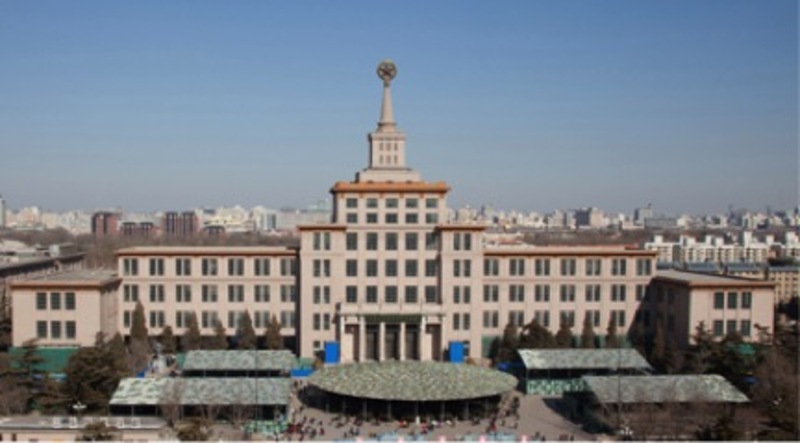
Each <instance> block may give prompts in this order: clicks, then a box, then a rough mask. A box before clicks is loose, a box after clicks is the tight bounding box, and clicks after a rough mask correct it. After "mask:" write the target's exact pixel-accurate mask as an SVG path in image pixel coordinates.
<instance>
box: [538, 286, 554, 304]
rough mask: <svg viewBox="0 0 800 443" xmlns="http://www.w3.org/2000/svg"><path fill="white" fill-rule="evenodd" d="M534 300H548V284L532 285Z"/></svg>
mask: <svg viewBox="0 0 800 443" xmlns="http://www.w3.org/2000/svg"><path fill="white" fill-rule="evenodd" d="M534 290H535V291H534V301H537V302H549V301H550V285H536V286H535V287H534Z"/></svg>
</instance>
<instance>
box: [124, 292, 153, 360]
mask: <svg viewBox="0 0 800 443" xmlns="http://www.w3.org/2000/svg"><path fill="white" fill-rule="evenodd" d="M129 345H130V350H131V362H132V365H133V370H134V372H139V371H141V370H143V369H145V368H147V365H148V364H149V363H150V355H151V353H152V352H153V351H152V349H150V336H149V333H148V331H147V322H146V321H145V314H144V306H143V305H142V302H141V301H138V300H137V301H136V308H134V310H133V318H132V319H131V331H130V343H129Z"/></svg>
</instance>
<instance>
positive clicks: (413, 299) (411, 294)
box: [405, 286, 419, 303]
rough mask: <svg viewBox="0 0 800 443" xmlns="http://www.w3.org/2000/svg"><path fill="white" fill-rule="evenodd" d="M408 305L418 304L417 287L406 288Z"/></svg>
mask: <svg viewBox="0 0 800 443" xmlns="http://www.w3.org/2000/svg"><path fill="white" fill-rule="evenodd" d="M405 291H406V298H405V300H406V303H417V302H418V301H419V299H418V297H417V287H416V286H406V289H405Z"/></svg>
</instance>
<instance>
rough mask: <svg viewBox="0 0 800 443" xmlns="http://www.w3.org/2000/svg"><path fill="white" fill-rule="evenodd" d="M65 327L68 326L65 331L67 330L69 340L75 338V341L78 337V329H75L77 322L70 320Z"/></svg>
mask: <svg viewBox="0 0 800 443" xmlns="http://www.w3.org/2000/svg"><path fill="white" fill-rule="evenodd" d="M65 326H66V328H65V329H66V333H67V338H73V339H74V338H75V336H76V335H77V334H76V332H77V329H76V327H75V326H76V325H75V322H74V321H72V320H69V321H67V322H66V324H65Z"/></svg>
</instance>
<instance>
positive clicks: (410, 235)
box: [406, 232, 419, 251]
mask: <svg viewBox="0 0 800 443" xmlns="http://www.w3.org/2000/svg"><path fill="white" fill-rule="evenodd" d="M418 246H419V236H418V235H417V233H416V232H406V251H416V250H417V248H418Z"/></svg>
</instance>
